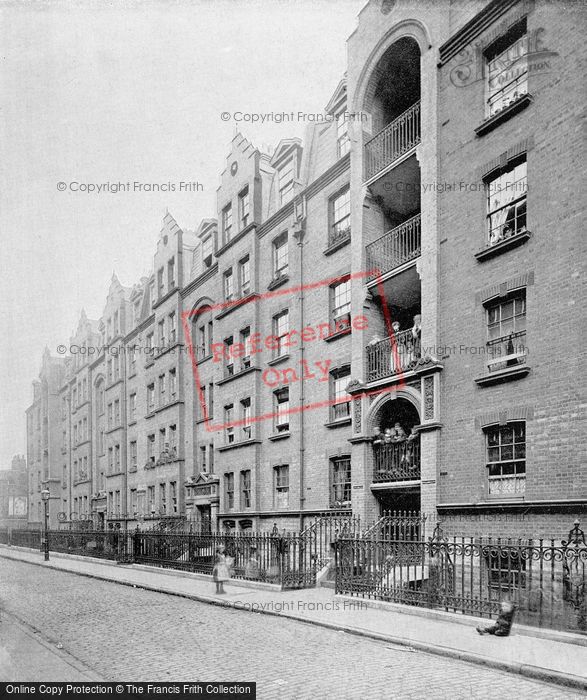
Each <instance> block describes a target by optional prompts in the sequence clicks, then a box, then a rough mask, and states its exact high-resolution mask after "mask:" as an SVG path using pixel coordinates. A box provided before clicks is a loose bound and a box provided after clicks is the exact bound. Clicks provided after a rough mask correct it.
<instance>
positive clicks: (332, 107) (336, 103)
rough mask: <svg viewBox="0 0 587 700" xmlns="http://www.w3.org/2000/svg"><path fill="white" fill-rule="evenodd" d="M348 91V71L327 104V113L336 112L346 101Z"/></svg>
mask: <svg viewBox="0 0 587 700" xmlns="http://www.w3.org/2000/svg"><path fill="white" fill-rule="evenodd" d="M346 97H347V93H346V73H345V74H344V77H343V79H342V80H341V81H340V83H339V84H338V85H337V86H336V90H335V91H334V94H333V95H332V97H331V98H330V100H329V101H328V104H327V105H326V113H327V114H333V113H334V112H337V111H338V109H339V107H340V106H341V104H342V103H343V102H344V101H346Z"/></svg>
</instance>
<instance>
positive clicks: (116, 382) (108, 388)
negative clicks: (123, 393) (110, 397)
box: [78, 379, 122, 408]
mask: <svg viewBox="0 0 587 700" xmlns="http://www.w3.org/2000/svg"><path fill="white" fill-rule="evenodd" d="M117 384H122V379H115V380H114V381H113V382H111V383H110V384H108V386H107V387H106V391H110V389H112V388H113V387H115V386H116V385H117ZM78 408H80V406H78Z"/></svg>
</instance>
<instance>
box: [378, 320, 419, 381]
mask: <svg viewBox="0 0 587 700" xmlns="http://www.w3.org/2000/svg"><path fill="white" fill-rule="evenodd" d="M420 355H421V343H420V337H419V336H414V333H413V331H412V330H411V329H410V330H407V331H401V332H399V333H396V334H395V335H394V337H393V338H384V339H383V340H379V341H377V342H375V343H372V344H371V345H368V346H367V381H368V382H373V381H375V380H377V379H383V378H385V377H391V376H393V375H395V374H399V373H400V372H405V371H407V370H409V369H410V367H411V365H413V364H414V363H415V362H416V361H417V360H418V359H419V358H420Z"/></svg>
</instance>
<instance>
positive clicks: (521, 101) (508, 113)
mask: <svg viewBox="0 0 587 700" xmlns="http://www.w3.org/2000/svg"><path fill="white" fill-rule="evenodd" d="M532 99H533V98H532V95H531V94H530V93H526V94H525V95H522V97H519V98H518V99H517V100H516V101H515V102H513V103H512V104H510V105H508V106H507V107H506V108H505V109H502V110H501V112H497V114H494V115H493V116H491V117H489V119H486V120H485V121H484V122H482V123H481V124H480V125H479V126H478V127H477V128H476V129H475V133H476V134H477V136H485V134H488V133H489V132H490V131H493V129H495V128H496V127H498V126H499V125H500V124H503V122H505V121H507V120H508V119H510V118H511V117H513V116H514V115H515V114H517V113H518V112H521V111H522V110H523V109H525V108H526V107H527V106H528V105H529V104H530V103H531V102H532Z"/></svg>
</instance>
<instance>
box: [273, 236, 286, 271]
mask: <svg viewBox="0 0 587 700" xmlns="http://www.w3.org/2000/svg"><path fill="white" fill-rule="evenodd" d="M288 269H289V265H288V248H287V231H285V232H284V233H282V234H281V235H280V236H278V237H277V238H276V239H275V240H274V241H273V276H274V277H275V279H278V278H279V277H282V276H283V275H287V272H288Z"/></svg>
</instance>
